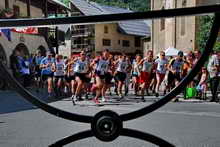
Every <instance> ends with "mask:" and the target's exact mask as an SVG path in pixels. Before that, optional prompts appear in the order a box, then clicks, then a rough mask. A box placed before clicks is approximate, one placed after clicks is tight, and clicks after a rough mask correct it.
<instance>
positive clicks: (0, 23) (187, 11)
mask: <svg viewBox="0 0 220 147" xmlns="http://www.w3.org/2000/svg"><path fill="white" fill-rule="evenodd" d="M219 8H220V7H219V5H214V6H203V7H198V8H196V7H194V8H181V9H176V10H175V9H174V10H163V11H150V12H144V13H143V14H145V16H140V14H142V13H127V14H126V15H122V16H121V14H115V15H104V16H103V15H99V16H91V17H89V18H90V19H89V20H85V18H88V17H77V19H78V20H77V21H72V22H71V23H76V22H82V23H84V24H85V22H87V21H90V22H94V21H95V20H96V21H102V22H104V21H107V20H106V18H108V17H110V16H114V17H113V18H112V19H110V20H112V21H114V20H119V19H120V20H125V18H126V19H127V20H131V19H143V18H159V17H170V16H172V15H173V16H182V15H193V14H200V13H210V12H216V11H219V10H220V9H219ZM174 12H175V13H174ZM116 16H118V17H119V16H120V17H119V18H115V17H116ZM219 18H220V17H219V14H216V15H215V21H214V23H213V27H212V30H211V35H210V38H209V40H208V42H207V45H206V48H205V50H204V52H203V54H202V56H201V58H200V59H199V61H198V63H197V64H196V66H195V67H194V68H193V69H192V71H191V72H190V73H189V74H188V75H187V76H186V77H185V78H184V80H183V81H182V82H181V83H180V84H179V85H178V86H177V87H176V88H175V89H173V90H172V91H171V92H170V93H169V94H167V95H166V96H165V97H164V98H162V99H161V100H159V101H158V102H156V103H154V104H152V105H150V106H147V107H145V108H142V109H140V110H137V111H135V112H131V113H128V114H122V115H120V117H121V119H122V121H127V120H131V119H135V118H137V117H140V116H143V115H146V114H148V113H150V112H152V111H154V110H156V109H158V108H159V107H161V106H163V105H164V104H166V103H168V102H169V101H170V100H171V99H172V98H173V97H174V96H176V95H177V94H179V93H180V92H181V89H182V87H183V86H186V85H187V84H188V81H190V80H192V79H193V77H194V76H195V75H196V74H197V73H198V71H199V69H200V68H201V67H202V65H203V64H204V63H205V61H206V59H207V58H208V55H209V54H210V52H211V51H212V50H211V49H212V48H213V46H214V43H215V41H216V38H217V34H218V30H219V25H220V22H218V19H219ZM46 20H47V21H49V22H48V23H52V24H59V23H60V24H62V23H61V22H60V20H61V18H60V19H59V18H56V19H31V20H28V19H24V20H0V27H8V26H9V27H10V26H19V25H23V26H25V25H30V24H32V22H35V21H36V25H40V24H43V23H44V22H47V21H46ZM56 20H57V21H56ZM66 20H69V21H70V20H71V19H69V18H66ZM16 21H17V23H16ZM12 22H14V23H12ZM24 22H25V23H24ZM37 22H38V23H37ZM69 23H70V22H69ZM6 25H7V26H6ZM0 67H1V68H0V69H1V70H2V71H3V72H4V75H5V76H6V79H8V82H9V83H11V84H12V85H13V86H14V87H15V90H16V91H17V92H18V93H20V94H21V95H22V96H23V97H24V98H25V99H26V100H28V101H29V102H31V103H32V104H34V105H36V106H37V107H39V108H41V109H42V110H44V111H46V112H48V113H50V114H53V115H55V116H57V117H61V118H64V119H68V120H72V121H78V122H84V123H91V121H92V118H93V116H86V115H78V114H74V113H70V112H66V111H63V110H60V109H57V108H54V107H52V106H49V105H47V104H46V103H44V102H42V101H40V100H38V99H37V97H35V96H33V95H32V94H31V93H30V92H28V91H27V90H25V89H24V88H23V87H22V86H21V85H20V84H19V83H18V82H17V81H15V79H14V78H13V76H12V75H11V74H10V72H9V71H8V70H7V69H6V66H5V65H3V64H2V63H1V62H0Z"/></svg>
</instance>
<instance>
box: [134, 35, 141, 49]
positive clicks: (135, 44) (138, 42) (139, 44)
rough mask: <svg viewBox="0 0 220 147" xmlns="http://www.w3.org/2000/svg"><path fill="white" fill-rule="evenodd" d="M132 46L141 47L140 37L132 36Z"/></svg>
mask: <svg viewBox="0 0 220 147" xmlns="http://www.w3.org/2000/svg"><path fill="white" fill-rule="evenodd" d="M134 46H135V47H141V38H140V37H135V38H134Z"/></svg>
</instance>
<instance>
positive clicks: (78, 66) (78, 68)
mask: <svg viewBox="0 0 220 147" xmlns="http://www.w3.org/2000/svg"><path fill="white" fill-rule="evenodd" d="M87 71H88V62H87V61H81V60H77V61H76V63H75V67H74V72H77V73H87Z"/></svg>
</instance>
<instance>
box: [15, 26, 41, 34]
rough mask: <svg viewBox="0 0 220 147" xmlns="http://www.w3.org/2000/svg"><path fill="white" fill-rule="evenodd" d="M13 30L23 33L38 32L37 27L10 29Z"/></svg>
mask: <svg viewBox="0 0 220 147" xmlns="http://www.w3.org/2000/svg"><path fill="white" fill-rule="evenodd" d="M11 30H12V31H13V32H17V33H24V34H38V29H37V28H34V27H27V28H13V29H11Z"/></svg>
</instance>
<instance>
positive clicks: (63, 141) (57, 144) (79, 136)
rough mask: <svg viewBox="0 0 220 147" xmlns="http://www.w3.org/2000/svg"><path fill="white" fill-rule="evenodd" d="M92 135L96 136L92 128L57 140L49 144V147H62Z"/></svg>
mask: <svg viewBox="0 0 220 147" xmlns="http://www.w3.org/2000/svg"><path fill="white" fill-rule="evenodd" d="M92 136H94V135H93V133H92V131H91V130H86V131H83V132H80V133H77V134H74V135H72V136H69V137H66V138H63V139H61V140H59V141H57V142H55V143H54V144H51V145H49V147H62V146H64V145H67V144H70V143H72V142H74V141H77V140H81V139H85V138H89V137H92Z"/></svg>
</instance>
